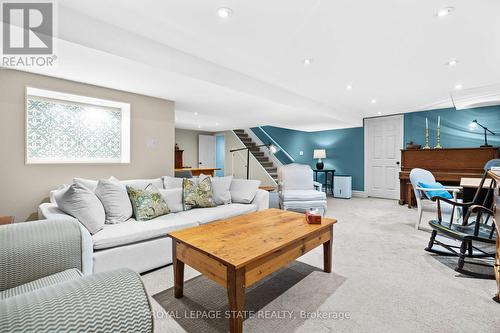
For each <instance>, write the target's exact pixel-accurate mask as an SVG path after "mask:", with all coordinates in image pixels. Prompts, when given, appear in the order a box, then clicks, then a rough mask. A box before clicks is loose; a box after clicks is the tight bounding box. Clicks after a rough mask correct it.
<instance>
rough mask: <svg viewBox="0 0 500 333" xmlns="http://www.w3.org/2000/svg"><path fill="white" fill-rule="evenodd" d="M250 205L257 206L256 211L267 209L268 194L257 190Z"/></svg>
mask: <svg viewBox="0 0 500 333" xmlns="http://www.w3.org/2000/svg"><path fill="white" fill-rule="evenodd" d="M252 204H254V205H256V206H257V211H260V210H264V209H268V208H269V192H268V191H265V190H262V189H258V190H257V193H256V194H255V197H254V198H253V201H252Z"/></svg>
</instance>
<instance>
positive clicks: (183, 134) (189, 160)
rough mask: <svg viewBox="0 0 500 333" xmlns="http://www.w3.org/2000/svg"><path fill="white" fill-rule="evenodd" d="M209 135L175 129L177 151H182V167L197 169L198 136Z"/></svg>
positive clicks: (201, 132)
mask: <svg viewBox="0 0 500 333" xmlns="http://www.w3.org/2000/svg"><path fill="white" fill-rule="evenodd" d="M200 134H205V135H211V134H213V133H211V132H204V131H192V130H187V129H181V128H176V129H175V143H177V145H178V146H179V149H181V150H184V152H183V153H182V157H183V159H182V160H183V166H186V167H192V168H197V167H198V135H200Z"/></svg>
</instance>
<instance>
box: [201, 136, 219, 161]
mask: <svg viewBox="0 0 500 333" xmlns="http://www.w3.org/2000/svg"><path fill="white" fill-rule="evenodd" d="M198 167H199V168H215V136H214V135H202V134H200V135H198Z"/></svg>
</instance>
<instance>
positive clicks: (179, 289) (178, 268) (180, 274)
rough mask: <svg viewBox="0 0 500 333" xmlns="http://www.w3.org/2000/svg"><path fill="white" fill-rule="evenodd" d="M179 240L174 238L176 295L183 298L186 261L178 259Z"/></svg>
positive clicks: (173, 254)
mask: <svg viewBox="0 0 500 333" xmlns="http://www.w3.org/2000/svg"><path fill="white" fill-rule="evenodd" d="M176 245H177V242H176V241H175V240H172V261H173V263H174V296H175V298H181V297H182V295H183V291H184V263H183V262H182V261H180V260H179V259H177V251H176V249H177V247H176Z"/></svg>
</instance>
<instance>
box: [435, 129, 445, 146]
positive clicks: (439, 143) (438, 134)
mask: <svg viewBox="0 0 500 333" xmlns="http://www.w3.org/2000/svg"><path fill="white" fill-rule="evenodd" d="M442 148H443V146H441V126H438V128H437V143H436V145H435V146H434V149H442Z"/></svg>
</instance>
